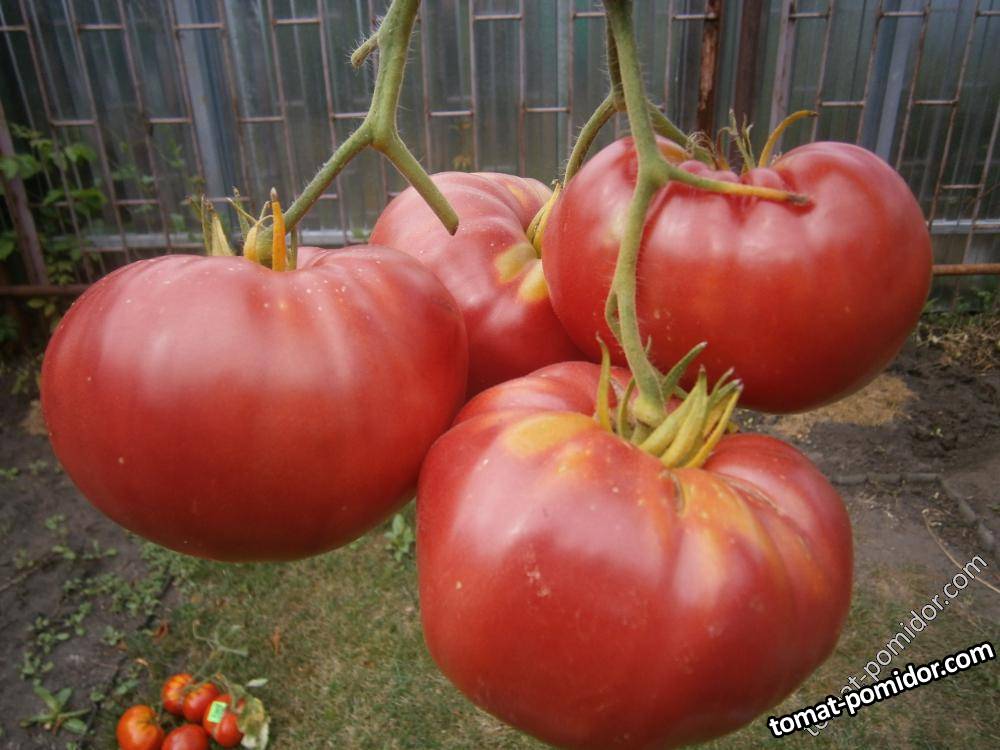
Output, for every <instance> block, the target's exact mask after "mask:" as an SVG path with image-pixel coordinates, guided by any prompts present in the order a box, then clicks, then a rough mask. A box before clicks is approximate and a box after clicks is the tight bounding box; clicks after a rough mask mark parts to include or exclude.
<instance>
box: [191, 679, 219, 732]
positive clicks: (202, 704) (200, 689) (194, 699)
mask: <svg viewBox="0 0 1000 750" xmlns="http://www.w3.org/2000/svg"><path fill="white" fill-rule="evenodd" d="M218 697H219V688H217V687H216V686H215V685H213V684H212V683H211V682H203V683H201V684H200V685H197V686H195V687H194V688H192V689H191V690H190V691H188V693H187V694H186V695H185V696H184V718H185V719H187V720H188V721H190V722H191V723H192V724H201V720H202V719H204V718H205V712H206V711H207V710H208V706H209V704H210V703H211V702H212V701H214V700H215V699H216V698H218Z"/></svg>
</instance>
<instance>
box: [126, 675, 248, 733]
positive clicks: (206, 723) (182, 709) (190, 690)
mask: <svg viewBox="0 0 1000 750" xmlns="http://www.w3.org/2000/svg"><path fill="white" fill-rule="evenodd" d="M160 700H161V703H162V704H163V710H164V711H166V712H167V713H168V714H171V715H172V716H174V717H177V718H179V719H183V720H184V721H185V722H186V723H184V724H181V725H180V726H178V727H176V728H174V729H171V730H170V731H169V733H168V732H167V731H166V729H165V728H164V726H163V724H162V723H161V722H160V719H159V716H158V714H157V712H156V711H155V710H154V709H153V708H152V707H150V706H146V705H137V706H132V707H130V708H129V709H127V710H126V711H125V713H123V714H122V716H121V718H120V719H119V720H118V727H117V731H116V736H117V739H118V746H119V749H120V750H208V748H209V745H210V742H209V740H210V739H211V740H212V741H214V742H215V743H216V744H217V745H218V746H219V747H224V748H232V747H236V746H238V745H239V744H240V742H241V741H242V739H243V732H241V731H240V728H239V711H240V710H241V708H242V705H241V704H239V703H238V704H237V706H236V708H235V710H234V709H233V705H232V703H233V699H232V696H231V695H228V694H223V693H222V692H221V691H220V690H219V688H218V687H217V686H216V685H214V684H213V683H211V682H196V681H195V680H194V677H192V675H190V674H188V673H186V672H181V673H178V674H175V675H172V676H171V677H169V678H168V679H167V680H166V682H164V683H163V688H162V690H161V691H160Z"/></svg>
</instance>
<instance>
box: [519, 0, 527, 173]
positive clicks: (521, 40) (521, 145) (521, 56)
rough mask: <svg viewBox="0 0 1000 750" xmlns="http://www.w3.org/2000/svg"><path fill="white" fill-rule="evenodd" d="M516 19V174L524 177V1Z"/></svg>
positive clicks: (525, 154)
mask: <svg viewBox="0 0 1000 750" xmlns="http://www.w3.org/2000/svg"><path fill="white" fill-rule="evenodd" d="M517 12H518V15H519V16H520V18H518V19H517V60H518V68H519V70H518V89H517V93H518V102H517V172H518V174H520V175H524V174H525V173H526V172H527V171H528V165H527V161H528V158H527V153H526V152H527V147H526V145H525V142H524V139H525V130H524V127H525V122H524V120H525V115H526V114H527V113H526V108H527V106H528V103H527V94H526V89H527V86H528V81H527V77H528V71H527V55H526V53H525V49H524V44H525V33H524V0H519V2H518V8H517Z"/></svg>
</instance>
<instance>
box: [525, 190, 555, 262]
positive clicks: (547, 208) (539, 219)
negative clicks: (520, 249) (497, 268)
mask: <svg viewBox="0 0 1000 750" xmlns="http://www.w3.org/2000/svg"><path fill="white" fill-rule="evenodd" d="M562 186H563V183H561V182H559V181H558V180H556V181H555V182H553V183H552V195H550V196H549V199H548V200H547V201H545V203H543V204H542V207H541V208H540V209H538V213H536V214H535V216H534V218H533V219H532V220H531V223H530V224H528V228H527V229H526V230H525V234H526V235H527V237H528V242H530V243H531V246H532V247H533V248H535V255H537V256H538V257H539V258H541V257H542V236H543V235H544V234H545V225H546V224H548V221H549V213H551V211H552V207H553V206H554V205H555V204H556V201H557V200H558V199H559V194H560V193H562Z"/></svg>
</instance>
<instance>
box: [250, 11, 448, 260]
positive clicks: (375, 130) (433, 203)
mask: <svg viewBox="0 0 1000 750" xmlns="http://www.w3.org/2000/svg"><path fill="white" fill-rule="evenodd" d="M419 6H420V0H392V5H390V6H389V10H388V12H387V13H386V15H385V17H384V18H383V19H382V24H381V25H380V26H379V28H378V31H376V32H375V33H374V34H372V35H371V36H370V37H368V39H366V40H365V41H364V42H363V43H362V44H361V46H359V47H358V48H357V49H356V50H355V51H354V54H353V55H351V62H352V63H353V64H354V65H355V67H357V66H358V65H361V63H363V62H364V60H365V58H367V57H368V55H370V54H371V53H372V52H373V51H374V50H375V48H376V47H377V48H378V49H379V64H378V73H377V75H376V77H375V90H374V92H373V93H372V101H371V105H370V107H369V109H368V114H367V115H365V119H364V120H363V121H362V123H361V124H360V125H359V126H358V128H357V130H355V131H354V132H353V133H351V135H350V136H349V137H348V139H347V140H346V141H344V142H343V143H341V144H340V146H339V147H338V148H337V149H336V151H334V153H333V155H332V156H331V157H330V158H329V159H328V160H327V162H326V163H325V164H323V166H322V167H320V169H319V171H318V172H317V173H316V175H315V176H314V177H313V178H312V179H311V180H310V181H309V184H308V185H306V187H305V188H304V189H303V190H302V192H301V193H300V194H299V196H298V197H297V198H296V199H295V201H294V202H293V203H292V204H291V205H290V206H289V207H288V210H287V211H286V212H285V225H286V227H287V229H288V230H289V231H291V230H294V229H295V227H296V225H298V223H299V221H301V220H302V217H303V216H305V215H306V213H307V212H308V211H309V209H310V208H312V206H313V204H315V203H316V201H317V200H319V197H320V196H321V195H322V194H323V192H324V191H325V190H326V189H327V188H328V187H329V186H330V183H331V182H333V180H334V178H336V176H337V175H338V174H340V172H341V171H342V170H343V169H344V167H345V166H347V163H348V162H350V161H351V159H353V158H354V157H355V156H357V155H358V154H359V153H361V151H362V150H364V149H365V148H367V147H369V146H370V147H372V148H374V149H375V150H377V151H379V152H381V153H382V154H384V155H385V156H386V157H387V158H388V159H389V161H391V162H392V163H393V164H394V165H395V166H396V168H397V169H398V170H399V171H400V172H401V173H402V175H403V176H404V177H405V178H406V179H407V180H408V181H409V182H410V184H411V185H413V187H414V188H415V189H416V191H417V192H418V193H419V194H420V195H421V197H422V198H423V199H424V200H425V201H426V202H427V205H428V206H430V208H431V210H432V211H434V213H435V214H436V215H437V217H438V218H439V219H440V220H441V223H442V224H444V227H445V229H447V230H448V232H449V233H450V234H454V233H455V232H456V231H457V230H458V214H456V213H455V209H454V208H452V206H451V204H450V203H449V202H448V199H447V198H445V197H444V195H443V194H442V193H441V191H440V190H438V189H437V187H436V186H435V185H434V183H433V181H432V180H431V178H430V176H429V175H428V174H427V172H426V171H425V170H424V168H423V167H422V166H420V162H418V161H417V160H416V158H415V157H414V156H413V154H412V153H410V150H409V149H408V148H407V147H406V145H405V144H404V143H403V139H402V138H400V136H399V129H398V127H397V124H396V112H397V109H398V107H399V94H400V89H401V88H402V85H403V73H404V71H405V69H406V55H407V51H408V50H409V46H410V35H411V34H412V32H413V23H414V21H415V20H416V16H417V9H418V7H419ZM256 235H257V236H256V238H255V242H256V246H257V253H258V255H259V257H260V258H261V259H262V260H264V261H266V260H267V259H268V258H269V257H270V253H271V235H272V230H271V229H270V228H266V229H265V228H262V229H261V231H258V232H257V233H256Z"/></svg>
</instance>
